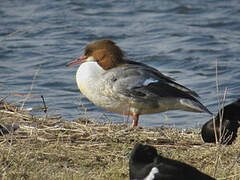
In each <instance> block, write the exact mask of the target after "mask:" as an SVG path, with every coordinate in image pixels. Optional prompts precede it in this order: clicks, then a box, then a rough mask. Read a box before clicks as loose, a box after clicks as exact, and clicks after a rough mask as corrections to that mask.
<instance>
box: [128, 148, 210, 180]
mask: <svg viewBox="0 0 240 180" xmlns="http://www.w3.org/2000/svg"><path fill="white" fill-rule="evenodd" d="M129 176H130V180H214V178H212V177H210V176H209V175H207V174H204V173H202V172H200V171H198V170H197V169H196V168H194V167H192V166H190V165H188V164H185V163H183V162H180V161H177V160H173V159H169V158H165V157H163V156H161V155H159V154H158V153H157V150H156V148H154V147H153V146H149V145H143V144H140V143H137V144H136V145H135V146H134V148H133V150H132V152H131V154H130V159H129Z"/></svg>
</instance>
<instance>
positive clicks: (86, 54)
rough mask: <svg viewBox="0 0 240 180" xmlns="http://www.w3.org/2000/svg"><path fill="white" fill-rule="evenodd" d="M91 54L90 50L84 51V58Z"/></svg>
mask: <svg viewBox="0 0 240 180" xmlns="http://www.w3.org/2000/svg"><path fill="white" fill-rule="evenodd" d="M91 53H92V51H91V50H90V49H86V50H85V53H84V54H85V56H89V55H90V54H91Z"/></svg>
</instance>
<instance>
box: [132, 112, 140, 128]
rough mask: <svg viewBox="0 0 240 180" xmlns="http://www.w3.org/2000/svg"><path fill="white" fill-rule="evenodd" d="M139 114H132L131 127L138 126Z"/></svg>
mask: <svg viewBox="0 0 240 180" xmlns="http://www.w3.org/2000/svg"><path fill="white" fill-rule="evenodd" d="M138 118H139V114H132V127H133V128H135V127H137V126H138Z"/></svg>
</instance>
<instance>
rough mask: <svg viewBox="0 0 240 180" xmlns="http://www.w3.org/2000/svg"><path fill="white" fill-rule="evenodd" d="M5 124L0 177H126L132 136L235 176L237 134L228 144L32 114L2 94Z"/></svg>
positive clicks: (0, 116) (0, 114)
mask: <svg viewBox="0 0 240 180" xmlns="http://www.w3.org/2000/svg"><path fill="white" fill-rule="evenodd" d="M7 124H8V125H9V124H11V125H14V124H15V125H16V124H17V125H18V126H19V128H18V129H17V130H16V131H15V132H13V133H9V134H6V135H3V136H0V150H1V156H0V162H1V163H0V174H1V175H0V178H1V179H98V180H99V179H100V180H101V179H114V180H117V179H129V177H128V159H129V154H130V152H131V150H132V148H133V146H134V144H136V143H137V142H141V143H144V144H149V145H153V146H154V147H156V148H157V149H158V151H159V152H160V153H161V154H162V155H163V156H165V157H168V158H172V159H177V160H180V161H183V162H185V163H188V164H190V165H192V166H194V167H196V168H197V169H199V170H200V171H202V172H205V173H207V174H209V175H211V176H214V174H215V177H216V178H217V179H239V177H240V176H239V174H240V160H239V149H240V143H239V141H238V139H237V140H236V142H235V143H233V145H231V146H223V145H212V144H204V143H203V142H202V140H201V137H200V131H199V130H196V129H191V130H189V131H188V133H186V132H182V131H181V130H179V129H173V128H137V129H131V128H130V127H128V126H126V125H114V124H96V123H93V122H89V121H88V120H86V119H78V120H76V122H66V121H63V120H61V118H60V117H49V118H45V117H44V118H43V117H33V116H32V115H30V114H27V113H24V112H22V111H20V110H18V109H17V108H16V107H14V106H12V105H9V104H7V103H6V102H5V101H3V100H2V101H1V105H0V125H7Z"/></svg>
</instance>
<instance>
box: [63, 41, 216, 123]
mask: <svg viewBox="0 0 240 180" xmlns="http://www.w3.org/2000/svg"><path fill="white" fill-rule="evenodd" d="M76 64H80V66H79V68H78V70H77V73H76V82H77V86H78V88H79V90H80V92H81V93H82V94H83V95H84V96H85V97H86V98H87V99H88V100H90V101H91V102H93V103H94V104H95V105H96V106H98V107H100V108H102V109H104V110H107V111H110V112H114V113H118V114H123V115H128V116H131V117H132V127H137V126H138V120H139V116H140V115H142V114H152V113H160V112H165V111H169V110H184V111H190V112H205V113H209V114H212V113H211V112H210V111H209V110H208V109H207V108H206V107H205V106H204V105H203V104H201V103H200V102H199V101H198V100H197V98H198V97H199V96H198V94H197V93H196V92H194V91H192V90H190V89H188V88H186V87H184V86H183V85H180V84H178V83H176V82H175V81H174V80H173V79H172V78H170V77H168V76H165V75H163V74H162V73H161V72H159V71H158V70H157V69H155V68H153V67H150V66H148V65H146V64H143V63H139V62H136V61H131V60H128V59H126V58H125V56H124V53H123V51H122V50H121V49H120V47H118V46H117V45H116V44H115V43H114V42H113V41H111V40H99V41H95V42H91V43H89V44H87V46H86V47H85V50H84V53H83V55H82V56H80V57H79V58H77V59H76V60H74V61H71V62H69V63H67V64H66V65H67V66H73V65H76Z"/></svg>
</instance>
